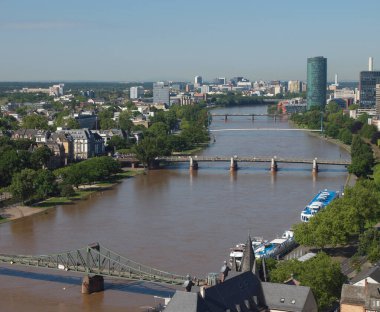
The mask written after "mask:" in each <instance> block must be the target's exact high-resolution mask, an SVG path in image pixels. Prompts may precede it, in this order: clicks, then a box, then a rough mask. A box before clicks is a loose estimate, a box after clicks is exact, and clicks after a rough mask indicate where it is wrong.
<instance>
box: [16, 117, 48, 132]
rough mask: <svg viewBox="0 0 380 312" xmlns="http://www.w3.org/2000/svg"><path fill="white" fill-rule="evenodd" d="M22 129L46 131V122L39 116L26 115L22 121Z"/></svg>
mask: <svg viewBox="0 0 380 312" xmlns="http://www.w3.org/2000/svg"><path fill="white" fill-rule="evenodd" d="M22 127H23V128H25V129H39V130H48V129H49V125H48V120H47V118H46V117H45V116H41V115H28V116H25V117H24V118H23V119H22Z"/></svg>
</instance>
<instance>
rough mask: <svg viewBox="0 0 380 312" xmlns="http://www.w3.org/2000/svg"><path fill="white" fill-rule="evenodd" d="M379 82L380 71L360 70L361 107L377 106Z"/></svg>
mask: <svg viewBox="0 0 380 312" xmlns="http://www.w3.org/2000/svg"><path fill="white" fill-rule="evenodd" d="M377 84H380V71H362V72H360V85H359V89H360V107H363V108H374V107H375V104H376V85H377Z"/></svg>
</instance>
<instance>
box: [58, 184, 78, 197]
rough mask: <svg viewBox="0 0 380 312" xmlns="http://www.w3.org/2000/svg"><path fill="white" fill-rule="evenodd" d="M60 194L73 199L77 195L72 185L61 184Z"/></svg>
mask: <svg viewBox="0 0 380 312" xmlns="http://www.w3.org/2000/svg"><path fill="white" fill-rule="evenodd" d="M59 193H60V195H61V196H62V197H71V196H74V195H75V191H74V189H73V187H72V186H71V185H70V184H61V185H60V186H59Z"/></svg>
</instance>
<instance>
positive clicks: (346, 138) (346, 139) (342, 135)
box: [338, 128, 352, 145]
mask: <svg viewBox="0 0 380 312" xmlns="http://www.w3.org/2000/svg"><path fill="white" fill-rule="evenodd" d="M338 139H339V140H341V141H342V142H343V143H344V144H347V145H351V143H352V133H351V131H350V130H348V129H347V128H343V129H340V130H339V135H338Z"/></svg>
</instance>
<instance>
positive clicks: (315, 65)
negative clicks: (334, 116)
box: [306, 56, 327, 109]
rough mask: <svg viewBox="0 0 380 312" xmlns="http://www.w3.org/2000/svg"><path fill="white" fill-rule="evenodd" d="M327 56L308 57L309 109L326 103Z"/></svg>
mask: <svg viewBox="0 0 380 312" xmlns="http://www.w3.org/2000/svg"><path fill="white" fill-rule="evenodd" d="M326 86H327V58H325V57H323V56H317V57H310V58H308V59H307V93H306V94H307V109H310V108H311V107H313V106H318V107H320V108H321V109H323V108H324V107H325V105H326Z"/></svg>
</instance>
